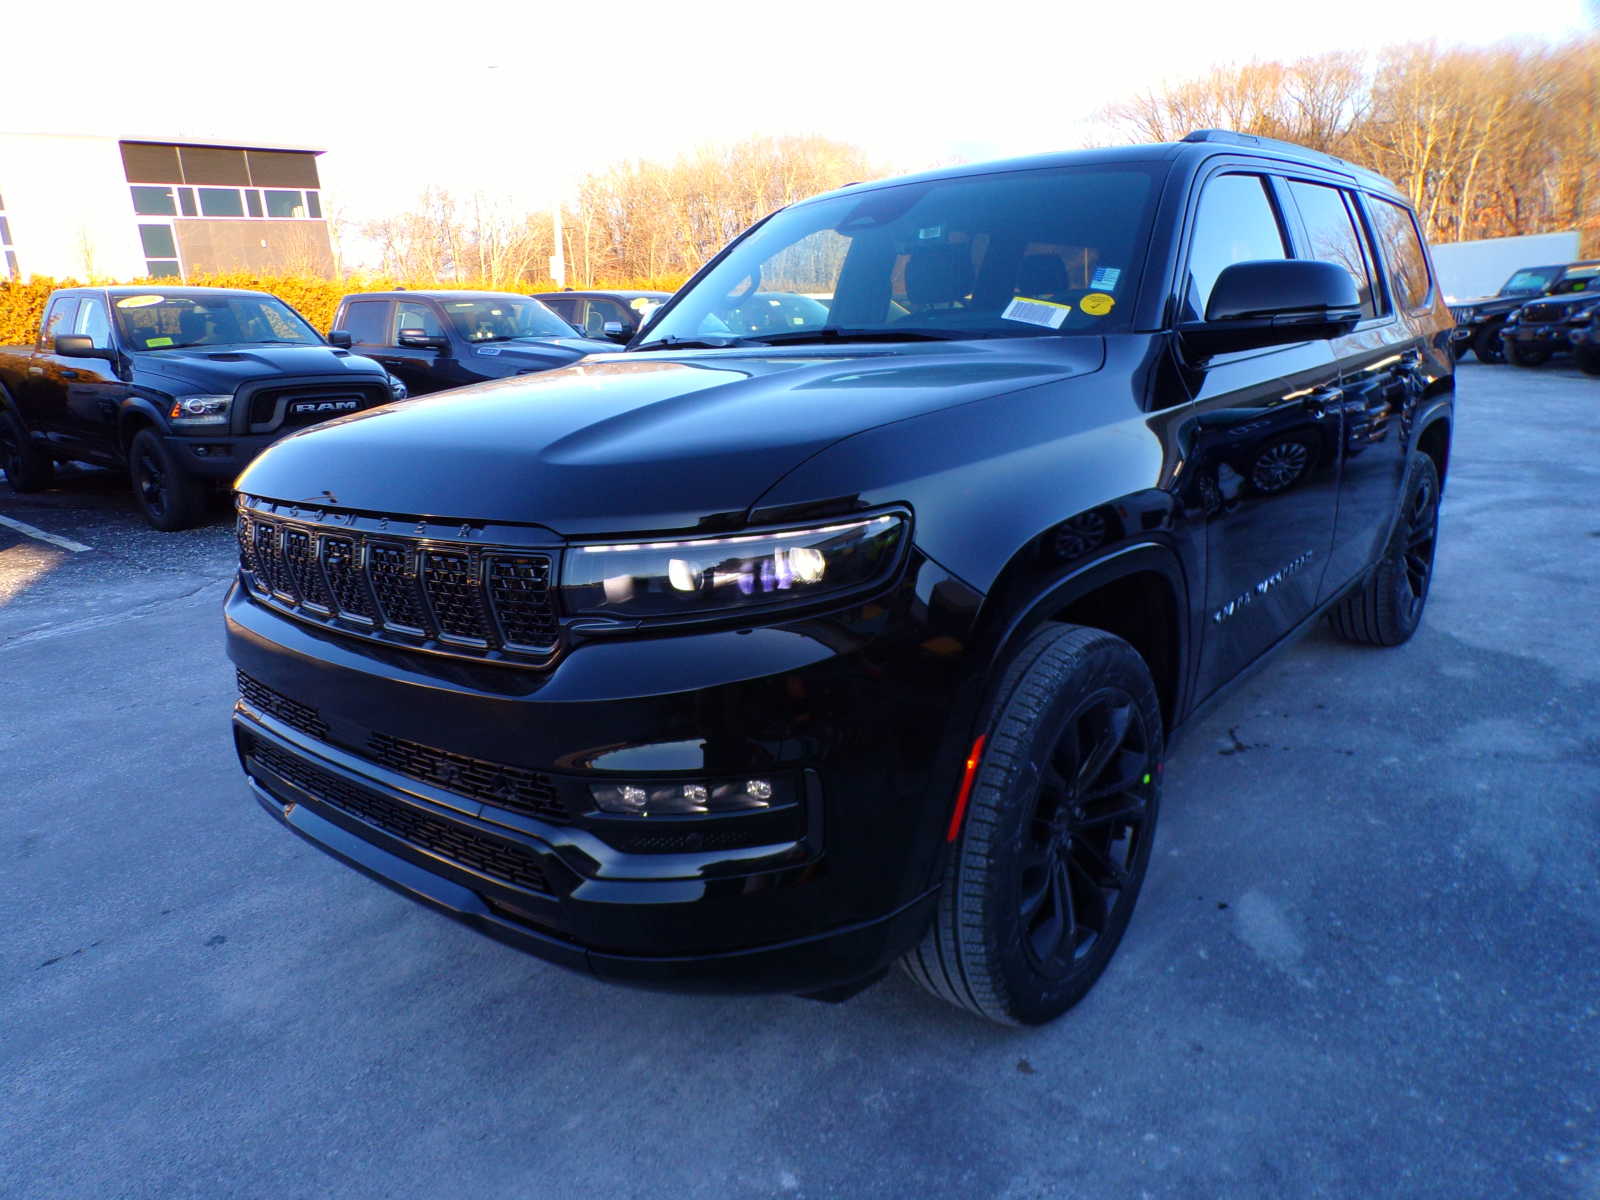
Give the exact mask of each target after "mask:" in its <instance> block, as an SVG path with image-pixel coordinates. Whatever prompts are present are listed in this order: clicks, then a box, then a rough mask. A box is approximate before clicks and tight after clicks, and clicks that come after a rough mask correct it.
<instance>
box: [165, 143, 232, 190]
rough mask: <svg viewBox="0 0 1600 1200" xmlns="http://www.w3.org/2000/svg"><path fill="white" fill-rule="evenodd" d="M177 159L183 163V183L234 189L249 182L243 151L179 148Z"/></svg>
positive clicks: (212, 148) (219, 148)
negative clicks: (221, 185) (223, 186)
mask: <svg viewBox="0 0 1600 1200" xmlns="http://www.w3.org/2000/svg"><path fill="white" fill-rule="evenodd" d="M178 157H179V158H180V159H181V160H182V162H183V181H184V182H185V183H213V184H223V185H227V184H232V185H233V186H235V187H242V186H243V185H245V184H247V183H249V182H250V172H249V171H248V170H246V169H245V165H244V151H243V150H229V149H227V148H225V147H222V146H179V147H178ZM173 178H177V176H173Z"/></svg>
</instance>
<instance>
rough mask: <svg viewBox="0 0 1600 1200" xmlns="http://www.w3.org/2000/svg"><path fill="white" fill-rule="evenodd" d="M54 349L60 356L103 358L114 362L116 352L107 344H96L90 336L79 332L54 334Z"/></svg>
mask: <svg viewBox="0 0 1600 1200" xmlns="http://www.w3.org/2000/svg"><path fill="white" fill-rule="evenodd" d="M55 350H56V353H57V354H59V355H60V356H61V357H62V358H103V359H105V360H106V361H107V362H115V361H116V358H117V352H116V351H115V350H112V349H111V348H110V347H109V346H96V345H95V344H94V339H93V338H92V337H87V336H85V335H84V334H81V333H58V334H56V341H55Z"/></svg>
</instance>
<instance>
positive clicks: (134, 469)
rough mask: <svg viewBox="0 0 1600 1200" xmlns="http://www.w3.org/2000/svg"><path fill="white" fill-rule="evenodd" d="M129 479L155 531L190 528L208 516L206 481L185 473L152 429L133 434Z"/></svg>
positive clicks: (140, 509) (129, 459) (135, 496)
mask: <svg viewBox="0 0 1600 1200" xmlns="http://www.w3.org/2000/svg"><path fill="white" fill-rule="evenodd" d="M128 477H129V478H130V479H131V480H132V482H133V498H134V500H135V502H136V503H137V504H138V505H139V511H140V512H141V513H143V514H144V519H145V520H146V521H147V522H149V524H150V526H151V528H153V529H159V530H161V531H162V532H163V533H173V532H175V531H176V530H179V529H188V528H189V527H190V526H191V525H193V524H194V523H195V522H196V521H198V520H200V518H201V517H202V516H203V515H204V513H205V510H206V486H205V483H204V481H202V480H199V479H196V478H195V477H194V476H192V475H187V474H185V473H184V471H183V468H182V467H180V466H179V465H178V462H177V460H176V459H175V458H174V456H173V454H172V451H171V450H169V449H167V445H166V443H165V442H163V441H162V440H161V438H160V437H159V436H157V434H156V432H155V431H154V430H152V429H141V430H140V431H139V432H138V433H136V434H134V435H133V441H132V442H131V443H130V444H129V446H128Z"/></svg>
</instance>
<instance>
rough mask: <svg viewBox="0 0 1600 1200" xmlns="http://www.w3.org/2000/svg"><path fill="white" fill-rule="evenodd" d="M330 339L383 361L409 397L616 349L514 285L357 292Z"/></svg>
mask: <svg viewBox="0 0 1600 1200" xmlns="http://www.w3.org/2000/svg"><path fill="white" fill-rule="evenodd" d="M328 340H329V341H331V342H333V343H334V344H335V345H340V346H350V347H353V348H354V349H355V351H356V352H357V353H358V354H365V355H367V356H368V357H370V358H374V359H376V360H377V361H378V362H380V363H382V364H383V365H384V366H385V367H386V368H388V370H389V371H390V372H391V373H393V374H394V375H396V376H398V377H399V379H400V380H401V382H402V383H404V384H405V386H406V390H407V391H408V392H410V393H411V395H413V396H422V395H426V394H427V393H429V392H438V391H443V390H445V389H446V388H457V387H464V386H465V385H467V384H469V383H482V382H484V381H485V380H487V379H504V378H506V377H507V376H510V375H529V374H532V373H533V372H535V371H548V370H550V369H551V368H553V367H564V366H567V365H568V364H569V363H574V362H577V361H578V359H580V358H582V357H583V356H584V355H586V354H596V353H600V352H602V351H611V350H615V349H616V348H617V347H616V346H615V345H614V344H613V343H611V342H602V341H596V340H593V339H591V338H586V337H582V336H580V335H579V333H578V331H577V330H576V329H574V328H573V327H572V326H570V325H568V324H567V323H566V322H565V321H563V320H562V319H561V318H560V317H558V316H556V314H555V313H553V312H551V311H550V310H549V309H548V308H546V307H545V306H544V305H543V304H541V303H540V302H539V301H537V300H535V299H533V298H532V297H530V296H519V295H517V294H515V293H513V292H465V291H437V292H412V291H403V292H357V293H354V294H352V295H349V296H346V297H344V299H342V300H340V301H339V310H338V312H336V313H335V314H334V317H333V329H331V330H330V331H329V333H328Z"/></svg>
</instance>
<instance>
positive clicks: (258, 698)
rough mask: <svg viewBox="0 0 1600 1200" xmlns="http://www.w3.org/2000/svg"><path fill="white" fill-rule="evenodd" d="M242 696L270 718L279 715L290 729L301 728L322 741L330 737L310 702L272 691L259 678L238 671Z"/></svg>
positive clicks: (279, 718) (302, 731) (246, 701)
mask: <svg viewBox="0 0 1600 1200" xmlns="http://www.w3.org/2000/svg"><path fill="white" fill-rule="evenodd" d="M238 678H239V695H240V696H241V697H243V698H244V702H245V703H246V704H248V705H250V707H251V708H254V709H256V710H258V711H260V712H264V713H266V714H267V715H268V716H269V717H276V718H277V719H278V720H280V721H282V722H283V723H284V724H285V725H287V726H289V727H290V728H291V729H298V730H299V731H300V732H301V733H303V734H306V735H307V736H308V737H314V738H316V739H317V740H318V741H319V742H325V741H327V740H328V726H327V723H326V722H325V721H323V719H322V716H321V714H320V713H318V712H317V710H316V709H315V708H313V707H312V706H311V705H309V704H302V703H300V701H298V700H291V699H289V697H287V696H285V695H284V694H283V693H282V692H276V691H273V690H272V689H271V688H269V687H268V686H267V685H266V684H264V683H262V682H261V681H260V680H259V679H252V678H251V677H250V676H248V675H246V674H245V673H244V672H243V671H239V672H238Z"/></svg>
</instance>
